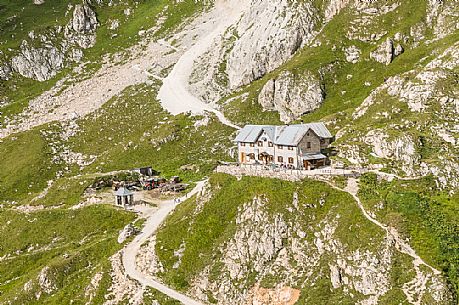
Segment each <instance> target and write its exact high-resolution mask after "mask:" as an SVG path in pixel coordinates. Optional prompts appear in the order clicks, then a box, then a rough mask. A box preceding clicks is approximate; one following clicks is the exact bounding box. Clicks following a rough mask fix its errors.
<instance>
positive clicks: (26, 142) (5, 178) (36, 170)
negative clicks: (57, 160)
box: [0, 128, 61, 203]
mask: <svg viewBox="0 0 459 305" xmlns="http://www.w3.org/2000/svg"><path fill="white" fill-rule="evenodd" d="M43 129H44V128H41V129H35V130H33V131H30V132H26V133H20V134H17V135H15V136H11V137H8V138H6V139H4V140H2V142H0V155H1V156H2V158H0V203H2V202H3V203H6V202H11V201H20V200H23V199H26V198H29V199H30V198H31V196H33V195H36V194H37V193H39V192H40V191H41V190H43V189H44V188H45V187H46V185H47V181H48V180H51V179H53V178H54V177H55V172H56V171H57V170H59V169H60V168H61V166H60V165H56V164H54V163H53V162H52V158H53V156H52V153H51V148H50V146H49V143H48V142H47V140H46V139H45V137H44V136H43V135H42V133H41V130H43Z"/></svg>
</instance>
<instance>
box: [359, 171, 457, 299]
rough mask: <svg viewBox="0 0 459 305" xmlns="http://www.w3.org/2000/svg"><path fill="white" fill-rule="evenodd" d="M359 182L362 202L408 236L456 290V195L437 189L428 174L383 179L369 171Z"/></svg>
mask: <svg viewBox="0 0 459 305" xmlns="http://www.w3.org/2000/svg"><path fill="white" fill-rule="evenodd" d="M360 185H361V190H360V193H359V197H360V198H362V200H363V202H364V204H365V206H366V207H367V208H368V209H369V210H372V211H375V213H376V215H377V216H378V217H379V218H381V219H382V220H383V222H385V223H387V224H390V225H392V226H394V227H396V228H397V229H398V230H399V232H400V233H402V235H403V236H406V237H409V238H410V242H411V244H412V245H413V247H414V248H415V249H416V250H417V251H418V254H419V255H420V256H421V257H423V258H424V259H426V260H427V261H428V262H429V263H431V264H432V265H434V266H438V267H439V268H441V269H442V270H443V271H444V273H445V274H446V275H448V278H449V279H450V282H451V284H452V285H453V287H454V288H455V290H456V292H459V216H458V215H459V196H458V195H457V194H456V195H452V196H451V195H448V194H447V193H445V192H440V191H438V190H437V187H436V185H435V181H434V179H433V178H432V177H426V178H424V179H422V180H413V181H399V180H394V181H393V182H384V181H378V180H377V177H376V176H375V175H374V174H369V175H366V176H364V177H363V178H362V180H361V183H360ZM381 206H382V208H377V207H381Z"/></svg>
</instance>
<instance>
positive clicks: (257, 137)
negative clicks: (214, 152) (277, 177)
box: [234, 123, 333, 169]
mask: <svg viewBox="0 0 459 305" xmlns="http://www.w3.org/2000/svg"><path fill="white" fill-rule="evenodd" d="M234 141H235V142H236V143H237V147H238V161H239V163H240V164H266V165H271V164H274V165H277V166H281V167H286V168H292V169H314V168H318V167H321V166H324V165H326V164H327V162H328V157H327V156H326V155H325V154H324V150H325V149H327V148H328V147H329V146H330V143H331V142H332V141H333V136H332V134H331V133H330V131H329V130H328V129H327V127H326V126H325V124H323V123H309V124H299V125H282V126H273V125H246V126H244V128H242V129H241V130H240V132H239V133H238V135H237V136H236V138H235V139H234Z"/></svg>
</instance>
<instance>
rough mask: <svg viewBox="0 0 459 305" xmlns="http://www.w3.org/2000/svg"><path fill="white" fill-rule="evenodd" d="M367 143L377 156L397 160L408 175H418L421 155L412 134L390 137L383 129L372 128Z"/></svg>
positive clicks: (366, 139)
mask: <svg viewBox="0 0 459 305" xmlns="http://www.w3.org/2000/svg"><path fill="white" fill-rule="evenodd" d="M365 143H367V144H368V145H371V146H372V147H373V153H374V154H375V155H376V156H377V157H379V158H384V159H389V160H397V161H399V162H400V163H401V164H402V170H403V171H405V173H406V174H407V175H409V176H410V175H416V170H415V167H416V166H418V165H419V163H420V156H419V154H418V152H417V151H416V144H415V142H414V140H413V139H412V138H411V137H410V136H408V135H407V136H402V137H398V138H395V139H390V137H389V136H388V135H387V134H385V133H384V132H383V131H381V130H372V131H370V132H369V133H368V134H367V136H366V138H365Z"/></svg>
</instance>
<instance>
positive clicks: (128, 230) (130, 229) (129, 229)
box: [118, 224, 139, 244]
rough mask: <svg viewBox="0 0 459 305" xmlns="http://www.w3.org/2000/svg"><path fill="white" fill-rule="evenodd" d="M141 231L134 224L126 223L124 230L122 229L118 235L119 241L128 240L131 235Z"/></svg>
mask: <svg viewBox="0 0 459 305" xmlns="http://www.w3.org/2000/svg"><path fill="white" fill-rule="evenodd" d="M138 232H139V231H138V230H137V229H136V228H135V227H134V226H133V225H132V224H128V225H126V226H125V227H124V228H123V230H121V231H120V234H119V235H118V243H120V244H122V243H124V242H125V241H126V239H128V238H129V237H131V236H134V235H136V234H137V233H138Z"/></svg>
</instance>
